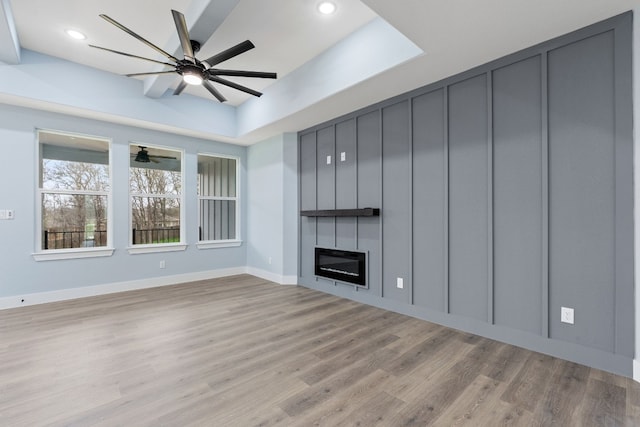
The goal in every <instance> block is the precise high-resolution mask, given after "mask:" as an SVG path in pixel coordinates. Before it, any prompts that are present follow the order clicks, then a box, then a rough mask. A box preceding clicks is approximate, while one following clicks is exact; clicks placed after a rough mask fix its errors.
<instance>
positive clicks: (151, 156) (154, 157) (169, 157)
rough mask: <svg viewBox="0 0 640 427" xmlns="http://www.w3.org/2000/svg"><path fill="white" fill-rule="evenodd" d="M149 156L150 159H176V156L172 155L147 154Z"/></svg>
mask: <svg viewBox="0 0 640 427" xmlns="http://www.w3.org/2000/svg"><path fill="white" fill-rule="evenodd" d="M149 157H150V158H152V159H169V160H178V158H177V157H173V156H156V155H155V154H149Z"/></svg>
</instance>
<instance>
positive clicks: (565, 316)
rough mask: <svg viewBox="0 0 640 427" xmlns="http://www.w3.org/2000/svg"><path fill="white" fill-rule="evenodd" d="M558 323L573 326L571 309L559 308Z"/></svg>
mask: <svg viewBox="0 0 640 427" xmlns="http://www.w3.org/2000/svg"><path fill="white" fill-rule="evenodd" d="M560 321H561V322H562V323H568V324H570V325H573V308H568V307H560Z"/></svg>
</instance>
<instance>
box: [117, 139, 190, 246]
mask: <svg viewBox="0 0 640 427" xmlns="http://www.w3.org/2000/svg"><path fill="white" fill-rule="evenodd" d="M129 154H130V157H131V159H130V168H129V188H130V202H131V245H132V247H136V246H138V247H145V248H149V247H153V246H155V247H160V246H165V247H167V250H184V249H185V248H186V246H184V245H182V242H183V241H184V238H183V232H182V227H181V222H182V221H181V220H182V205H183V203H182V157H183V156H182V152H181V151H178V150H174V149H169V148H160V147H151V146H145V145H141V144H131V145H130V146H129ZM130 252H131V253H136V252H147V251H145V250H143V251H135V250H130Z"/></svg>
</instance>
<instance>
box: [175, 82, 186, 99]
mask: <svg viewBox="0 0 640 427" xmlns="http://www.w3.org/2000/svg"><path fill="white" fill-rule="evenodd" d="M186 87H187V83H186V82H185V81H184V80H182V79H180V83H179V84H178V87H176V89H175V90H174V91H173V94H174V95H180V94H181V93H182V91H183V90H184V89H185V88H186Z"/></svg>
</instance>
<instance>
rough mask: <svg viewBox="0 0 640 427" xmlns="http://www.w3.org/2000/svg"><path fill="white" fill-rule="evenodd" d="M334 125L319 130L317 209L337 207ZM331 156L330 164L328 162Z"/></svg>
mask: <svg viewBox="0 0 640 427" xmlns="http://www.w3.org/2000/svg"><path fill="white" fill-rule="evenodd" d="M334 139H335V137H334V127H333V126H329V127H326V128H324V129H320V130H319V131H318V132H317V142H318V152H317V156H318V157H317V159H316V161H317V166H316V167H317V174H318V175H317V176H318V181H317V191H318V194H317V197H318V207H317V209H335V207H336V204H335V203H336V202H335V200H336V194H335V188H336V181H335V179H336V174H335V164H336V162H335V160H336V156H335V141H334ZM327 157H330V158H331V159H330V162H331V163H330V164H327Z"/></svg>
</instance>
